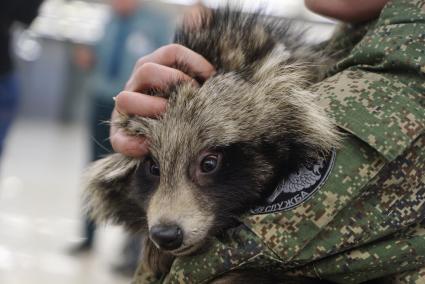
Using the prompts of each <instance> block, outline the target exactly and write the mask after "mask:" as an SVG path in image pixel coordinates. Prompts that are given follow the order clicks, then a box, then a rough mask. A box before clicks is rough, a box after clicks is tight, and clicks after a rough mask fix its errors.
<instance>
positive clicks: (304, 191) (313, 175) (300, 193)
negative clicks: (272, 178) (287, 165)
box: [251, 150, 336, 214]
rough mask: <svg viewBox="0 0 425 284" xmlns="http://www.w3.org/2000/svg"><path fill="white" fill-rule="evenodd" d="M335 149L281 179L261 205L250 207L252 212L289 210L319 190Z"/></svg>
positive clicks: (330, 166)
mask: <svg viewBox="0 0 425 284" xmlns="http://www.w3.org/2000/svg"><path fill="white" fill-rule="evenodd" d="M335 156H336V151H335V150H332V152H331V153H330V154H329V155H328V156H327V157H321V158H319V159H318V160H317V161H315V162H314V163H311V164H309V165H304V166H302V167H300V168H299V169H298V170H297V171H296V172H294V173H291V174H290V175H289V177H288V178H287V179H286V180H283V181H281V182H280V183H279V184H278V185H277V187H276V189H275V190H274V192H273V193H272V194H271V195H270V196H269V197H268V198H267V199H266V200H265V201H264V204H263V205H260V206H257V207H256V208H254V209H251V213H252V214H266V213H273V212H277V211H287V210H290V209H292V208H294V207H296V206H298V205H300V204H302V203H303V202H305V201H307V200H308V199H309V198H310V197H311V196H312V195H313V194H314V193H315V192H316V191H317V190H319V189H320V188H321V187H322V185H323V184H324V182H325V181H326V179H327V178H328V176H329V173H330V172H331V170H332V167H333V165H334V163H335Z"/></svg>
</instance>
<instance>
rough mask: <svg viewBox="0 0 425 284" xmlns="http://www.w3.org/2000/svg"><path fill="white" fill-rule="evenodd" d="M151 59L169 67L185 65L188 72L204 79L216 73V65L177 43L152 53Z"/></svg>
mask: <svg viewBox="0 0 425 284" xmlns="http://www.w3.org/2000/svg"><path fill="white" fill-rule="evenodd" d="M150 59H152V60H153V62H155V63H158V64H161V65H165V66H169V67H173V66H184V67H185V68H186V69H188V70H187V72H188V73H193V74H195V75H196V76H198V77H201V78H202V79H204V80H206V79H208V78H209V77H210V76H212V75H213V74H214V73H215V69H214V66H212V64H211V63H210V62H208V60H206V59H205V58H204V57H203V56H202V55H200V54H198V53H196V52H195V51H193V50H191V49H189V48H187V47H185V46H183V45H180V44H176V43H173V44H169V45H166V46H164V47H161V48H160V49H158V50H157V51H155V52H154V53H152V57H151V58H150ZM181 71H186V70H181Z"/></svg>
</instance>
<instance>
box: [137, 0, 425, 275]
mask: <svg viewBox="0 0 425 284" xmlns="http://www.w3.org/2000/svg"><path fill="white" fill-rule="evenodd" d="M424 19H425V1H424V0H416V1H415V0H410V1H407V0H405V1H403V0H394V1H390V2H389V3H388V4H387V5H386V6H385V8H384V9H383V10H382V13H381V16H380V17H379V19H378V20H376V21H374V22H373V23H369V24H367V26H366V27H367V28H366V29H364V28H360V27H357V28H354V29H353V30H352V31H350V32H347V30H346V31H345V33H344V34H343V35H342V36H337V37H336V38H334V40H331V41H329V42H328V43H327V48H337V49H340V48H341V46H338V47H337V45H341V44H343V45H345V46H346V47H347V46H351V47H353V46H354V48H350V50H349V51H348V52H347V55H346V56H345V58H344V59H343V60H341V61H340V62H338V63H337V65H336V67H335V69H334V70H333V71H332V74H330V76H329V77H328V78H327V79H325V80H324V81H322V82H320V83H319V84H316V85H315V86H313V91H314V92H315V93H317V94H319V97H318V100H319V103H320V104H321V105H322V106H323V107H324V108H325V109H326V110H327V112H328V113H329V115H330V116H332V117H333V118H334V119H335V121H336V122H337V123H338V125H339V126H340V127H341V129H342V130H343V131H344V132H345V133H346V136H345V140H344V145H343V147H341V149H339V150H338V151H337V154H336V159H335V162H334V165H333V170H332V171H331V172H330V174H329V176H328V178H327V180H326V182H325V183H324V184H323V185H322V186H321V188H320V190H318V191H317V192H315V193H314V195H312V197H311V198H310V199H308V200H306V201H305V202H303V203H301V204H300V205H298V206H297V207H295V208H292V209H291V210H287V211H278V212H274V213H269V214H257V215H255V214H248V215H246V216H243V217H242V218H241V222H242V223H243V225H241V226H239V227H237V228H235V229H232V230H229V231H228V232H227V233H226V236H225V237H220V238H216V239H214V240H213V242H212V245H211V248H210V249H209V250H208V251H207V252H205V253H203V254H201V255H197V256H192V257H181V258H177V259H176V260H175V262H174V264H173V266H172V269H171V272H170V273H169V274H168V275H167V276H166V277H165V278H164V279H162V280H161V282H163V283H204V282H208V281H210V280H211V279H213V278H214V277H216V276H218V275H221V274H223V273H225V272H228V271H230V270H234V269H241V268H249V267H264V268H265V269H273V270H281V271H282V273H285V274H288V275H303V276H309V277H316V278H321V279H326V280H329V281H333V282H336V283H359V282H363V281H367V280H370V279H377V278H383V277H384V278H383V279H384V281H385V282H384V283H389V282H393V283H425V221H424V218H425V150H424V149H425V95H424V94H425V77H424V75H425V21H424ZM362 31H365V32H364V33H362ZM359 35H361V36H359ZM385 277H388V278H385ZM135 282H136V283H149V282H155V281H153V280H149V275H146V274H144V273H143V269H141V270H140V271H139V273H138V274H137V276H136V279H135Z"/></svg>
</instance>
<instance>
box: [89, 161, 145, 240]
mask: <svg viewBox="0 0 425 284" xmlns="http://www.w3.org/2000/svg"><path fill="white" fill-rule="evenodd" d="M138 163H139V161H138V160H137V159H132V158H129V157H126V156H123V155H121V154H113V155H110V156H108V157H106V158H103V159H101V160H98V161H96V162H94V163H93V164H92V165H91V166H90V168H89V169H88V171H87V173H86V175H85V196H84V197H85V201H86V211H87V213H88V214H89V215H90V216H91V217H92V218H94V219H95V220H96V222H102V221H113V222H115V223H118V224H124V225H125V226H126V227H127V228H128V229H130V230H131V231H136V232H137V231H140V230H142V229H143V228H145V226H146V219H145V218H146V217H145V215H146V214H145V212H144V211H143V209H142V208H140V206H139V205H138V204H136V203H135V202H134V201H132V200H131V198H129V189H130V186H131V177H132V176H133V173H134V171H135V170H136V168H137V166H138Z"/></svg>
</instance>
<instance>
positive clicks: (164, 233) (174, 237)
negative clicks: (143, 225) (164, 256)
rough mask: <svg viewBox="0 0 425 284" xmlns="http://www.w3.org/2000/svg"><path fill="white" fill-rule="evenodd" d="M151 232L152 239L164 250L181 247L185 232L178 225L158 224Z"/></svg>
mask: <svg viewBox="0 0 425 284" xmlns="http://www.w3.org/2000/svg"><path fill="white" fill-rule="evenodd" d="M149 233H150V237H151V239H152V241H154V242H155V243H156V244H157V245H158V246H159V247H160V248H161V249H164V250H173V249H176V248H179V247H180V246H181V244H182V242H183V232H182V230H181V229H180V227H179V226H177V225H156V226H153V227H152V228H151V229H150V232H149Z"/></svg>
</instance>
